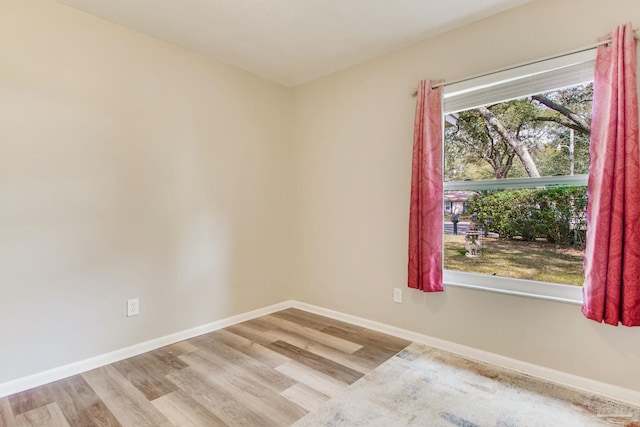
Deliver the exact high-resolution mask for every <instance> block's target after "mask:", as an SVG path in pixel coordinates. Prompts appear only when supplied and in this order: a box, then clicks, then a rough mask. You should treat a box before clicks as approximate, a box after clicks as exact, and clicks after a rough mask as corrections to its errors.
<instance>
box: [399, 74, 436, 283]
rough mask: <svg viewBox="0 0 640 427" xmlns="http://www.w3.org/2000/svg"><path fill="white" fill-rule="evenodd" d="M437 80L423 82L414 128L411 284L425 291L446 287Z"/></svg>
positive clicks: (410, 216)
mask: <svg viewBox="0 0 640 427" xmlns="http://www.w3.org/2000/svg"><path fill="white" fill-rule="evenodd" d="M438 83H440V82H435V81H431V80H423V81H421V82H420V84H419V86H418V99H417V102H416V117H415V124H414V130H413V161H412V168H411V205H410V209H409V276H408V286H409V287H410V288H415V289H420V290H421V291H424V292H442V291H443V290H444V288H443V285H442V245H443V237H442V215H443V192H442V187H443V181H442V180H443V175H442V163H443V157H442V156H443V152H442V150H443V147H442V138H443V133H442V132H443V128H442V126H443V124H442V86H439V87H437V88H432V86H433V85H436V84H438Z"/></svg>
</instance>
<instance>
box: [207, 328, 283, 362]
mask: <svg viewBox="0 0 640 427" xmlns="http://www.w3.org/2000/svg"><path fill="white" fill-rule="evenodd" d="M216 338H217V339H219V340H220V342H222V343H224V344H226V345H227V346H229V347H231V348H234V349H236V350H238V351H240V352H242V353H244V354H246V355H247V356H249V357H251V358H253V359H256V360H257V361H259V362H261V363H263V364H265V365H267V366H269V367H271V368H275V367H277V366H280V365H282V364H283V363H287V362H288V361H289V360H290V359H289V358H288V357H286V356H283V355H282V354H280V353H278V352H275V351H273V350H271V349H268V348H267V347H265V346H263V345H260V344H258V343H255V342H253V341H251V340H249V339H247V338H245V337H243V336H240V335H237V334H235V333H233V332H231V331H229V330H226V329H222V330H220V331H217V334H216Z"/></svg>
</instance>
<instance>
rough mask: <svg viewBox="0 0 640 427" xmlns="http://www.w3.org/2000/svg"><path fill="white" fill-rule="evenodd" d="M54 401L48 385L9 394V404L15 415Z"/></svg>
mask: <svg viewBox="0 0 640 427" xmlns="http://www.w3.org/2000/svg"><path fill="white" fill-rule="evenodd" d="M53 402H54V399H53V396H51V394H50V393H49V390H48V389H47V386H46V385H45V386H43V387H37V388H32V389H30V390H25V391H23V392H20V393H16V394H13V395H11V396H9V404H10V405H11V410H12V411H13V415H14V416H18V415H20V414H22V413H24V412H29V411H31V410H33V409H38V408H40V407H42V406H46V405H48V404H50V403H53Z"/></svg>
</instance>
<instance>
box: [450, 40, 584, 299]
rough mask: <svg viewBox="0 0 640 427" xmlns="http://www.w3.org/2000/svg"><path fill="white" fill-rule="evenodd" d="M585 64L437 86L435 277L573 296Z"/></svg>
mask: <svg viewBox="0 0 640 427" xmlns="http://www.w3.org/2000/svg"><path fill="white" fill-rule="evenodd" d="M594 61H595V50H589V51H584V52H580V53H578V54H571V55H566V56H562V57H559V58H554V59H551V60H547V61H539V62H536V63H534V64H530V65H527V66H523V67H516V68H513V69H510V70H507V71H503V72H499V73H494V74H490V75H487V76H482V77H478V78H474V79H469V80H466V81H463V82H460V83H456V84H452V85H448V86H447V87H446V88H445V93H444V116H445V117H444V120H445V130H444V133H445V137H444V144H445V146H444V157H445V159H444V166H445V167H444V174H445V177H444V179H445V182H444V190H445V193H444V206H443V209H444V217H443V218H444V225H443V231H444V249H443V250H444V254H443V255H444V256H443V258H444V268H445V272H444V280H445V283H448V284H454V285H460V286H470V287H480V288H490V289H492V290H496V291H499V292H508V293H518V294H526V295H535V296H540V297H545V298H550V299H557V300H564V301H570V302H580V301H581V285H582V280H583V273H582V260H583V256H584V236H585V230H586V224H585V218H586V186H587V173H588V169H589V131H590V120H591V100H592V94H593V85H592V81H593V66H594Z"/></svg>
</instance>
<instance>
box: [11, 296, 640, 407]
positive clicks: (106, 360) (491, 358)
mask: <svg viewBox="0 0 640 427" xmlns="http://www.w3.org/2000/svg"><path fill="white" fill-rule="evenodd" d="M291 307H293V308H298V309H300V310H304V311H308V312H310V313H315V314H319V315H321V316H326V317H329V318H332V319H336V320H341V321H343V322H348V323H351V324H354V325H357V326H362V327H365V328H368V329H372V330H374V331H378V332H383V333H385V334H389V335H393V336H396V337H399V338H403V339H406V340H409V341H414V342H418V343H421V344H425V345H428V346H431V347H435V348H439V349H442V350H445V351H449V352H451V353H455V354H458V355H460V356H463V357H466V358H468V359H473V360H476V361H479V362H483V363H489V364H492V365H496V366H499V367H502V368H507V369H511V370H514V371H517V372H521V373H524V374H527V375H531V376H534V377H538V378H541V379H544V380H547V381H551V382H553V383H556V384H559V385H562V386H565V387H571V388H573V389H577V390H580V391H583V392H587V393H593V394H597V395H600V396H604V397H608V398H610V399H614V400H617V401H620V402H624V403H627V404H630V405H635V406H638V405H640V392H638V391H636V390H631V389H627V388H623V387H618V386H614V385H611V384H607V383H603V382H600V381H596V380H591V379H588V378H584V377H580V376H577V375H573V374H568V373H566V372H561V371H557V370H555V369H550V368H545V367H543V366H539V365H534V364H532V363H527V362H523V361H520V360H516V359H511V358H509V357H505V356H501V355H499V354H495V353H490V352H487V351H483V350H478V349H475V348H472V347H467V346H464V345H461V344H456V343H453V342H450V341H445V340H441V339H438V338H433V337H430V336H428V335H423V334H419V333H417V332H412V331H409V330H406V329H402V328H398V327H395V326H390V325H387V324H385V323H380V322H376V321H373V320H369V319H365V318H362V317H358V316H352V315H350V314H345V313H342V312H339V311H334V310H330V309H326V308H323V307H318V306H315V305H311V304H306V303H303V302H298V301H284V302H281V303H278V304H274V305H270V306H268V307H264V308H260V309H257V310H253V311H249V312H247V313H242V314H239V315H236V316H232V317H228V318H225V319H221V320H218V321H216V322H212V323H208V324H206V325H201V326H197V327H195V328H192V329H188V330H185V331H181V332H177V333H174V334H170V335H166V336H164V337H160V338H156V339H152V340H149V341H145V342H142V343H140V344H135V345H132V346H130V347H126V348H122V349H119V350H116V351H112V352H110V353H106V354H102V355H99V356H96V357H92V358H90V359H86V360H81V361H78V362H74V363H71V364H69V365H65V366H60V367H58V368H53V369H50V370H47V371H44V372H40V373H37V374H33V375H29V376H27V377H23V378H18V379H15V380H12V381H9V382H5V383H1V384H0V398H1V397H4V396H8V395H11V394H14V393H18V392H21V391H24V390H28V389H30V388H33V387H38V386H41V385H44V384H48V383H50V382H53V381H57V380H60V379H63V378H67V377H70V376H73V375H77V374H80V373H82V372H86V371H89V370H91V369H96V368H99V367H101V366H105V365H108V364H111V363H115V362H118V361H120V360H123V359H126V358H128V357H133V356H137V355H139V354H142V353H146V352H148V351H152V350H155V349H157V348H160V347H164V346H166V345H170V344H174V343H176V342H179V341H183V340H186V339H189V338H193V337H196V336H198V335H202V334H206V333H209V332H213V331H216V330H218V329H222V328H226V327H228V326H231V325H235V324H236V323H241V322H245V321H247V320H251V319H254V318H256V317H260V316H265V315H267V314H271V313H274V312H276V311H280V310H284V309H287V308H291Z"/></svg>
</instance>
